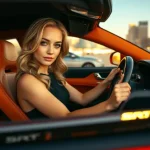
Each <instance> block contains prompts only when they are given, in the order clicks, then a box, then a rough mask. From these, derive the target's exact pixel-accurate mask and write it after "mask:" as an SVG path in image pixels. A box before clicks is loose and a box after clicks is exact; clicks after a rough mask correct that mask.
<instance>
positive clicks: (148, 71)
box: [130, 60, 150, 91]
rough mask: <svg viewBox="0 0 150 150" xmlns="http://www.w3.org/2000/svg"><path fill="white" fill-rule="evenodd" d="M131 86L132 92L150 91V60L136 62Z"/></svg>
mask: <svg viewBox="0 0 150 150" xmlns="http://www.w3.org/2000/svg"><path fill="white" fill-rule="evenodd" d="M130 84H131V87H132V91H137V90H144V91H147V90H150V60H141V61H138V62H135V64H134V70H133V73H132V76H131V80H130Z"/></svg>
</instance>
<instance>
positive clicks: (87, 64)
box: [82, 63, 95, 67]
mask: <svg viewBox="0 0 150 150" xmlns="http://www.w3.org/2000/svg"><path fill="white" fill-rule="evenodd" d="M82 67H95V66H94V64H92V63H85V64H84V65H83V66H82Z"/></svg>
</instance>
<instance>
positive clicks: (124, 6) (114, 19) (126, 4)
mask: <svg viewBox="0 0 150 150" xmlns="http://www.w3.org/2000/svg"><path fill="white" fill-rule="evenodd" d="M112 4H113V10H112V14H111V15H110V17H109V18H108V20H106V22H104V23H103V22H101V23H100V26H101V27H102V28H104V29H106V30H108V31H110V32H112V33H114V34H116V35H119V36H120V37H122V38H125V39H126V36H127V34H128V29H129V24H135V25H136V26H137V25H138V22H139V21H148V23H150V15H149V7H150V0H144V2H143V3H142V2H141V0H112ZM148 37H150V25H148Z"/></svg>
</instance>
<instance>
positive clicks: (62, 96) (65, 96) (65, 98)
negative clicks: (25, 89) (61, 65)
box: [26, 73, 80, 119]
mask: <svg viewBox="0 0 150 150" xmlns="http://www.w3.org/2000/svg"><path fill="white" fill-rule="evenodd" d="M43 75H44V74H43ZM49 76H50V78H51V86H50V89H49V91H50V92H51V93H52V94H53V95H54V96H55V97H56V98H57V99H58V100H60V101H61V102H62V103H63V104H64V105H65V106H66V107H67V108H68V110H69V111H73V110H74V109H76V108H75V107H76V106H77V107H78V104H75V103H73V102H71V101H70V95H69V92H68V90H67V89H66V88H65V87H64V86H63V85H62V83H61V82H60V81H58V80H57V79H56V78H55V76H54V74H52V73H51V74H50V75H49ZM39 92H40V89H39ZM79 107H80V106H79ZM26 115H27V116H28V117H29V118H30V119H41V118H48V117H47V116H45V115H44V114H42V113H41V112H40V111H38V110H37V109H36V108H35V109H33V110H31V111H30V112H27V113H26Z"/></svg>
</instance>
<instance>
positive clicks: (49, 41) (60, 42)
mask: <svg viewBox="0 0 150 150" xmlns="http://www.w3.org/2000/svg"><path fill="white" fill-rule="evenodd" d="M42 39H43V40H45V41H47V42H50V40H48V39H46V38H42ZM55 43H60V44H61V43H62V41H56V42H55Z"/></svg>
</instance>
